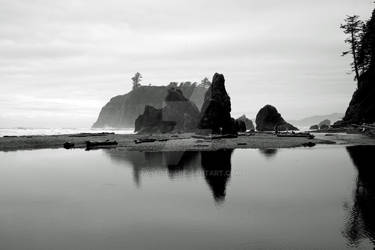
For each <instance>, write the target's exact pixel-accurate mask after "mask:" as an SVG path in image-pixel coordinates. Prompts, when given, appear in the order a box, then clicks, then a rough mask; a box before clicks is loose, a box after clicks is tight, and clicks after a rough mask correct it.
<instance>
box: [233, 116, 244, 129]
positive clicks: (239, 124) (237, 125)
mask: <svg viewBox="0 0 375 250" xmlns="http://www.w3.org/2000/svg"><path fill="white" fill-rule="evenodd" d="M234 124H235V130H236V131H237V132H246V123H245V122H244V121H243V120H240V119H236V120H235V121H234Z"/></svg>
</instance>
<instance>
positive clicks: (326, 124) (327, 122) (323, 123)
mask: <svg viewBox="0 0 375 250" xmlns="http://www.w3.org/2000/svg"><path fill="white" fill-rule="evenodd" d="M329 126H331V121H330V120H328V119H326V120H323V121H321V122H320V123H319V128H320V129H322V128H329Z"/></svg>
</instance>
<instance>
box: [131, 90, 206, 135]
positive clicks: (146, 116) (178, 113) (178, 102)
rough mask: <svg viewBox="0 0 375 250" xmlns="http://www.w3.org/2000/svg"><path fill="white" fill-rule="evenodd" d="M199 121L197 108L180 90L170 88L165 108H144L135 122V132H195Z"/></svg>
mask: <svg viewBox="0 0 375 250" xmlns="http://www.w3.org/2000/svg"><path fill="white" fill-rule="evenodd" d="M198 121H199V110H198V108H197V106H196V105H195V104H194V103H192V102H191V101H189V100H188V99H187V98H186V97H185V96H184V95H183V94H182V91H181V90H180V89H176V88H170V89H168V94H167V96H166V98H165V107H164V108H162V109H156V108H153V107H151V106H146V107H145V111H144V113H143V114H142V115H140V116H139V117H138V118H137V119H136V121H135V132H139V133H168V132H172V131H175V132H192V131H195V130H196V128H197V126H198Z"/></svg>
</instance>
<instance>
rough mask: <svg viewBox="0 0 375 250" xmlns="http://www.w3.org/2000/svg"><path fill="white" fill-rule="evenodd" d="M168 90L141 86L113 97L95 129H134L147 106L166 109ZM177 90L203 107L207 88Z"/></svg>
mask: <svg viewBox="0 0 375 250" xmlns="http://www.w3.org/2000/svg"><path fill="white" fill-rule="evenodd" d="M168 88H169V87H168V86H140V87H138V88H135V89H133V90H132V91H130V92H129V93H127V94H125V95H119V96H116V97H113V98H112V99H111V100H110V101H109V102H108V103H107V104H106V105H105V106H104V107H103V108H102V110H101V111H100V114H99V117H98V119H97V121H96V122H95V123H94V125H93V127H94V128H103V127H113V128H132V127H134V122H135V120H136V119H137V117H138V116H139V115H141V114H142V113H143V112H144V110H145V107H146V106H147V105H149V106H152V107H154V108H156V109H161V108H163V107H164V105H165V103H164V100H165V98H166V96H167V94H168ZM177 88H178V89H180V90H181V91H182V93H183V94H184V96H185V97H186V98H187V99H189V100H190V101H192V102H193V103H194V104H195V105H196V106H197V107H198V108H200V107H201V106H202V104H203V100H204V95H205V93H206V91H207V88H206V87H204V86H200V85H199V86H196V85H194V84H190V83H184V84H180V85H179V86H178V87H177Z"/></svg>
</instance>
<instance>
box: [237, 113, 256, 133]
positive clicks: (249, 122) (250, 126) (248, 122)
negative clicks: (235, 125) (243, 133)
mask: <svg viewBox="0 0 375 250" xmlns="http://www.w3.org/2000/svg"><path fill="white" fill-rule="evenodd" d="M237 120H239V121H243V122H245V126H246V130H255V128H254V124H253V121H252V120H250V119H249V118H247V117H246V116H245V115H242V116H241V117H239V118H238V119H237Z"/></svg>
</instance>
